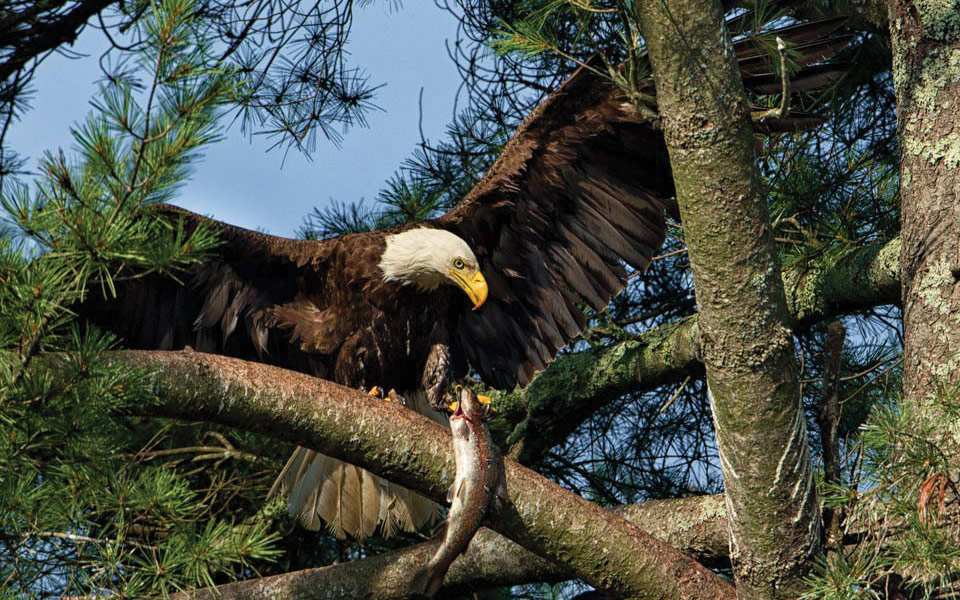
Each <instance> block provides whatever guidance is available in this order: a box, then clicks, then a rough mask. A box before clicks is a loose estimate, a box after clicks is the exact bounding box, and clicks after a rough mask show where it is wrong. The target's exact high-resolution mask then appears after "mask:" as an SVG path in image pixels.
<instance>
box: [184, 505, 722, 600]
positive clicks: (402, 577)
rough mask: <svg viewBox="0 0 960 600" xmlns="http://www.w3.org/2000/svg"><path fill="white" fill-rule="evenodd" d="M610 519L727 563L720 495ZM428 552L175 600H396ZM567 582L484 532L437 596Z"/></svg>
mask: <svg viewBox="0 0 960 600" xmlns="http://www.w3.org/2000/svg"><path fill="white" fill-rule="evenodd" d="M614 512H617V513H619V514H621V515H622V516H624V517H625V518H626V519H627V520H629V521H630V522H632V523H634V524H636V525H637V526H638V527H641V528H642V529H644V530H647V531H649V532H650V533H651V534H652V535H653V536H654V537H656V538H657V539H659V540H661V541H664V542H667V543H669V544H670V545H671V546H673V547H674V548H676V549H677V550H679V551H681V552H684V553H686V554H691V555H694V556H697V557H698V558H699V559H700V560H706V561H707V562H711V563H714V564H722V563H725V562H726V561H725V560H724V558H725V556H726V553H727V526H726V510H725V508H724V501H723V498H722V497H721V496H698V497H693V498H683V499H678V500H657V501H651V502H643V503H640V504H635V505H631V506H622V507H618V508H616V509H614ZM434 550H435V546H434V543H431V542H428V543H424V544H418V545H416V546H411V547H409V548H403V549H401V550H397V551H394V552H389V553H386V554H382V555H379V556H374V557H370V558H366V559H363V560H358V561H353V562H348V563H340V564H337V565H331V566H329V567H322V568H317V569H305V570H303V571H296V572H293V573H284V574H282V575H275V576H272V577H264V578H262V579H254V580H248V581H239V582H235V583H229V584H225V585H221V586H218V587H216V588H213V589H204V590H194V591H191V592H186V593H183V594H178V595H176V596H174V597H173V600H188V599H190V600H200V599H210V600H268V599H273V598H298V599H300V600H354V599H361V598H362V599H364V600H399V599H401V598H409V597H410V595H411V594H414V593H416V592H418V591H419V590H415V589H412V587H411V585H410V584H411V577H410V574H411V573H413V572H415V571H416V570H417V569H418V568H420V567H422V566H423V565H424V564H425V563H426V561H427V560H428V559H429V558H430V556H432V555H433V551H434ZM573 577H574V574H573V573H572V572H571V571H570V570H569V569H566V568H564V567H562V566H560V565H558V564H557V563H554V562H551V561H548V560H545V559H543V558H540V557H539V556H537V555H535V554H533V553H532V552H529V551H528V550H525V549H524V548H523V547H522V546H520V545H518V544H516V543H514V542H511V541H510V540H508V539H507V538H505V537H503V536H501V535H500V534H498V533H495V532H494V531H492V530H490V529H486V528H482V529H480V531H478V532H477V535H476V536H475V537H474V538H473V541H472V542H470V547H469V548H468V549H467V552H465V553H464V554H463V555H462V556H460V557H459V558H458V559H457V560H456V561H454V563H453V565H452V566H451V567H450V571H448V572H447V576H446V578H445V579H444V584H443V588H441V593H442V596H443V597H449V596H457V595H463V594H469V593H470V592H473V591H476V590H478V589H489V588H493V587H502V586H511V585H521V584H525V583H538V582H546V583H556V582H560V581H566V580H568V579H572V578H573Z"/></svg>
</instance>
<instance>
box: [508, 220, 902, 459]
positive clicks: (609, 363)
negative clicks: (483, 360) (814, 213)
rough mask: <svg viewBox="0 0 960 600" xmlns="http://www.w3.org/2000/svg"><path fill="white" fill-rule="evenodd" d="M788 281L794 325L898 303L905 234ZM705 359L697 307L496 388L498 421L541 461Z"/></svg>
mask: <svg viewBox="0 0 960 600" xmlns="http://www.w3.org/2000/svg"><path fill="white" fill-rule="evenodd" d="M783 285H784V289H785V291H786V296H787V308H788V310H789V311H790V318H791V321H790V324H791V326H792V328H793V329H795V330H796V329H802V328H805V327H809V326H810V325H811V324H813V323H816V322H818V321H821V320H823V319H827V318H831V317H834V316H837V315H840V314H845V313H851V312H855V311H858V310H863V309H866V308H870V307H873V306H878V305H884V304H897V303H899V301H900V238H896V239H893V240H891V241H889V242H886V243H885V244H876V245H873V246H867V247H864V248H855V249H851V250H849V251H847V252H845V253H843V254H841V255H839V256H837V257H834V258H825V259H823V260H822V261H820V262H817V263H811V264H807V265H804V266H803V267H802V268H795V269H792V270H790V271H787V272H785V273H784V275H783ZM701 361H702V346H701V339H700V321H699V318H698V317H697V316H696V315H694V316H693V317H690V318H688V319H685V320H683V321H681V322H679V323H670V324H667V325H661V326H660V327H657V328H654V329H651V330H649V331H647V332H645V333H643V334H642V335H640V336H638V339H636V340H629V341H624V342H620V343H617V344H614V345H612V346H609V347H607V348H598V349H594V350H587V351H584V352H578V353H576V354H567V355H564V356H561V357H560V358H558V359H557V360H556V361H554V363H553V364H551V365H550V368H549V369H547V370H546V371H544V372H543V373H541V374H540V375H539V376H538V377H537V378H536V379H535V380H534V381H533V382H532V383H531V384H530V385H528V386H527V387H525V388H522V389H519V388H518V389H517V390H514V391H513V392H510V393H493V395H494V396H495V403H496V406H497V411H498V414H499V417H498V419H497V421H498V422H499V423H504V422H506V423H508V424H513V423H516V425H514V426H513V430H512V432H511V433H510V434H509V438H508V441H507V443H508V445H509V449H508V452H509V454H510V456H512V457H513V458H515V459H517V460H518V461H520V462H521V463H524V464H534V463H536V462H537V461H538V460H539V459H540V458H541V457H542V456H543V454H544V453H545V452H546V451H547V450H549V449H550V448H552V447H554V446H556V445H557V444H559V443H561V442H563V441H564V440H565V439H567V437H568V436H569V435H570V434H571V433H572V432H573V431H574V430H575V429H576V428H577V427H579V426H580V424H581V423H582V422H583V421H584V419H586V418H587V417H589V416H590V415H591V414H593V413H594V411H596V410H597V408H598V407H600V406H603V405H605V404H607V403H608V402H612V401H613V400H616V399H617V398H619V397H621V396H622V395H623V394H625V393H628V392H636V391H649V390H653V389H656V388H657V387H659V386H662V385H666V384H670V383H678V382H680V381H683V379H684V378H685V377H687V376H688V375H696V376H700V375H702V374H703V364H702V362H701ZM531 433H533V435H530V434H531Z"/></svg>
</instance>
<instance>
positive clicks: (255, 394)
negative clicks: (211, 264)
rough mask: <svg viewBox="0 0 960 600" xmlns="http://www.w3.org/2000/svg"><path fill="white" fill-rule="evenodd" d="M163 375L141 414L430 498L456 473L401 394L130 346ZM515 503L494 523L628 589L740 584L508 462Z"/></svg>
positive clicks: (428, 424)
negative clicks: (199, 425) (303, 451)
mask: <svg viewBox="0 0 960 600" xmlns="http://www.w3.org/2000/svg"><path fill="white" fill-rule="evenodd" d="M107 360H109V361H111V362H112V363H114V364H122V365H125V366H130V367H139V368H148V369H151V370H153V371H155V373H156V379H155V392H156V395H157V398H158V400H159V403H158V404H153V405H144V406H143V412H144V414H149V415H157V416H165V417H172V418H179V419H201V420H205V421H209V422H214V423H220V424H223V425H229V426H233V427H238V428H242V429H249V430H256V431H259V432H261V433H266V434H267V435H272V436H274V437H276V438H277V439H283V440H287V441H289V442H293V443H297V444H301V445H304V446H307V447H311V448H314V449H316V450H318V451H320V452H323V453H325V454H328V455H331V456H334V457H336V458H340V459H342V460H346V461H348V462H350V463H352V464H356V465H358V466H360V467H363V468H365V469H368V470H370V471H372V472H374V473H376V474H378V475H381V476H384V477H387V478H389V479H391V480H393V481H395V482H397V483H399V484H401V485H404V486H406V487H409V488H411V489H414V490H416V491H418V492H421V493H423V494H425V495H427V496H428V497H430V498H432V499H434V500H441V499H442V498H443V497H444V496H445V495H446V488H447V487H448V486H449V485H450V483H451V481H452V475H453V473H454V472H455V469H454V461H453V456H452V455H451V453H450V450H449V448H450V437H449V433H448V432H447V430H446V429H445V428H443V427H441V426H440V425H438V424H436V423H434V422H432V421H430V420H429V419H427V418H425V417H423V416H422V415H419V414H417V413H415V412H413V411H411V410H408V409H406V408H404V407H402V406H399V405H398V404H397V403H392V402H381V401H379V400H377V399H373V398H370V397H368V396H367V395H365V394H363V393H361V392H359V391H356V390H351V389H348V388H345V387H341V386H339V385H336V384H334V383H331V382H328V381H324V380H321V379H316V378H314V377H310V376H308V375H304V374H302V373H296V372H292V371H287V370H284V369H280V368H277V367H273V366H269V365H264V364H259V363H252V362H246V361H242V360H237V359H233V358H227V357H222V356H215V355H209V354H203V353H199V352H191V351H181V352H162V351H152V352H151V351H123V352H116V353H111V354H110V355H109V356H108V357H107ZM506 482H507V489H508V492H509V496H510V502H509V503H508V506H507V507H505V508H504V509H503V510H501V511H500V512H499V514H498V515H496V516H495V517H494V518H493V520H492V522H491V523H490V526H491V528H493V529H495V530H496V531H498V532H500V533H501V534H503V535H505V536H507V537H509V538H510V539H512V540H513V541H515V542H517V543H519V544H521V545H523V546H524V547H525V548H527V549H529V550H532V551H533V552H535V553H537V554H539V555H541V556H544V557H546V558H549V559H551V560H555V561H559V562H562V563H563V564H565V565H566V566H567V567H569V568H570V570H571V571H572V572H573V573H574V574H575V575H576V576H577V577H579V578H581V579H583V580H584V581H586V582H587V583H589V584H591V585H593V586H595V587H600V588H605V589H610V590H613V591H615V592H617V593H619V594H622V595H623V596H626V597H646V596H651V595H655V596H657V597H670V598H733V596H734V590H733V587H732V586H731V585H730V584H729V583H727V582H724V581H722V580H721V579H719V578H718V577H717V576H716V575H715V574H714V573H712V572H711V571H709V570H708V569H706V568H705V567H703V566H702V565H701V564H700V563H698V562H697V561H695V560H693V559H692V558H690V557H688V556H685V555H683V554H681V553H680V552H678V551H677V550H675V549H674V548H672V547H670V546H669V545H667V544H664V543H663V542H661V541H659V540H657V539H656V538H654V537H652V536H651V535H649V534H647V533H645V532H643V531H641V530H640V529H638V528H637V527H636V526H634V525H632V524H630V523H629V522H628V521H626V520H624V519H623V518H622V517H619V516H617V515H614V514H613V513H610V512H608V511H606V510H604V509H602V508H600V507H599V506H597V505H595V504H592V503H591V502H589V501H587V500H585V499H583V498H581V497H579V496H576V495H575V494H573V493H571V492H569V491H567V490H565V489H563V488H561V487H560V486H558V485H557V484H555V483H553V482H550V481H548V480H546V479H545V478H543V477H542V476H540V475H538V474H537V473H535V472H533V471H531V470H529V469H526V468H525V467H522V466H520V465H519V464H517V463H515V462H513V461H510V460H508V461H506Z"/></svg>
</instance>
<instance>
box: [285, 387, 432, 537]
mask: <svg viewBox="0 0 960 600" xmlns="http://www.w3.org/2000/svg"><path fill="white" fill-rule="evenodd" d="M407 401H408V406H409V407H410V408H413V409H414V410H417V412H420V413H424V414H426V415H427V416H429V417H430V418H432V419H434V420H435V421H438V422H443V421H445V420H446V418H445V416H443V415H441V414H440V413H438V412H436V411H433V410H432V409H431V408H430V404H429V402H428V401H427V400H426V395H425V394H423V393H422V392H420V393H419V394H411V395H410V396H409V397H408V398H407ZM278 491H279V492H285V493H286V494H287V504H288V508H289V511H290V514H293V515H296V516H297V517H298V518H299V520H300V522H301V524H303V526H304V527H305V528H307V529H310V530H318V529H320V528H321V527H323V526H324V525H326V527H327V528H329V530H330V532H331V533H333V534H334V535H335V536H337V537H338V538H344V537H346V536H348V535H349V536H352V537H355V538H360V539H362V538H365V537H369V536H371V535H373V533H374V532H375V531H376V529H377V525H379V526H380V534H381V535H382V536H383V537H391V536H393V535H396V534H397V533H398V532H399V531H416V530H418V529H420V528H421V527H423V526H424V525H425V524H427V523H429V522H430V521H433V520H435V519H437V518H438V517H439V516H440V515H441V509H440V505H438V504H436V503H435V502H433V501H431V500H428V499H427V498H425V497H423V496H421V495H420V494H417V493H415V492H411V491H410V490H408V489H406V488H403V487H401V486H399V485H396V484H394V483H391V482H389V481H387V480H385V479H383V478H382V477H379V476H377V475H374V474H373V473H370V472H369V471H365V470H363V469H361V468H359V467H356V466H354V465H349V464H347V463H344V462H342V461H340V460H338V459H335V458H331V457H329V456H326V455H325V454H320V453H319V452H316V451H314V450H310V449H308V448H303V447H298V448H297V449H296V450H294V452H293V455H292V456H291V457H290V460H288V461H287V464H286V465H285V466H284V467H283V470H282V471H281V472H280V475H279V476H278V477H277V480H276V482H274V484H273V486H272V487H271V488H270V492H269V494H268V497H269V496H273V495H274V494H275V493H277V492H278Z"/></svg>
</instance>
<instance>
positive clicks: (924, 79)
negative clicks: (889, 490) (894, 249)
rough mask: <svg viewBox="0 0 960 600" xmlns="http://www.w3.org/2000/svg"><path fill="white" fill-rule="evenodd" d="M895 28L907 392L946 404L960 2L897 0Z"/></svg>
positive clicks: (953, 283) (959, 290)
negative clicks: (944, 400)
mask: <svg viewBox="0 0 960 600" xmlns="http://www.w3.org/2000/svg"><path fill="white" fill-rule="evenodd" d="M890 33H891V39H892V42H893V77H894V85H895V87H896V93H897V111H898V114H897V120H898V123H897V124H898V129H899V135H900V144H901V162H900V195H901V201H902V205H903V216H902V240H903V244H902V255H901V260H902V263H903V278H902V281H903V333H904V344H903V354H904V361H903V376H904V381H903V388H904V389H903V392H904V399H905V400H906V401H907V402H910V403H913V404H915V405H917V406H921V407H924V409H925V410H926V412H927V414H929V415H930V416H931V418H934V419H940V418H941V417H943V420H942V422H943V423H944V425H946V427H945V431H944V434H945V435H947V436H950V437H952V438H953V441H954V442H955V443H956V442H957V441H960V428H958V424H957V423H956V420H955V419H953V418H952V417H949V418H948V417H947V415H945V414H944V413H943V412H942V408H940V407H939V405H940V402H941V401H942V400H943V399H944V397H945V396H944V394H943V392H944V390H949V389H951V388H955V387H956V386H957V385H958V384H960V284H958V281H960V119H958V116H957V115H958V112H957V111H958V110H960V2H957V1H956V0H953V1H950V0H944V1H941V2H923V1H909V0H892V1H891V2H890Z"/></svg>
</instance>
